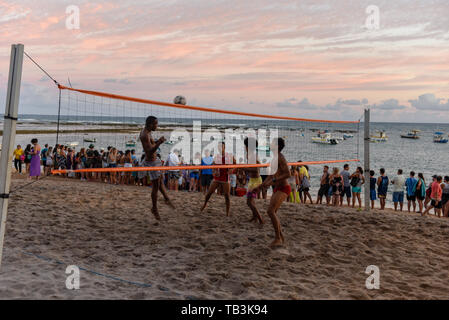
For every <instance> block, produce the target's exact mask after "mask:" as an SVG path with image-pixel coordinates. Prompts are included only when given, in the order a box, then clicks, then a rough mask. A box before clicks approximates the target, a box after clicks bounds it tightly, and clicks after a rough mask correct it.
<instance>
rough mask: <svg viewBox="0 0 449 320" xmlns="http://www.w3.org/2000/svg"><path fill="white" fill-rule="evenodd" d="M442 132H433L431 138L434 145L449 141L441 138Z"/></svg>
mask: <svg viewBox="0 0 449 320" xmlns="http://www.w3.org/2000/svg"><path fill="white" fill-rule="evenodd" d="M443 134H444V133H443V132H435V133H434V136H433V142H435V143H448V142H449V140H448V139H446V138H444V137H443Z"/></svg>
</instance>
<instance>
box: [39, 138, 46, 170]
mask: <svg viewBox="0 0 449 320" xmlns="http://www.w3.org/2000/svg"><path fill="white" fill-rule="evenodd" d="M47 152H48V144H45V146H44V149H42V151H41V154H40V156H41V161H42V166H43V167H44V172H45V171H46V170H45V168H46V167H47Z"/></svg>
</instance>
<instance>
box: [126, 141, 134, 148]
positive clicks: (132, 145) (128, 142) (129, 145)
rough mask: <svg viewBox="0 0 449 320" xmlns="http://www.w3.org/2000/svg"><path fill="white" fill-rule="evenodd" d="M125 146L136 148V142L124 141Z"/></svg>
mask: <svg viewBox="0 0 449 320" xmlns="http://www.w3.org/2000/svg"><path fill="white" fill-rule="evenodd" d="M125 145H126V146H127V147H135V146H136V141H134V140H129V141H126V143H125Z"/></svg>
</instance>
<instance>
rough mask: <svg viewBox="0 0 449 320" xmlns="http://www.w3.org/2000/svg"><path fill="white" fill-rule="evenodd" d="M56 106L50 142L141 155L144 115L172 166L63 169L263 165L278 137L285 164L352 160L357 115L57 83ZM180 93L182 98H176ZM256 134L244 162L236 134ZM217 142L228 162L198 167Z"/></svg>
mask: <svg viewBox="0 0 449 320" xmlns="http://www.w3.org/2000/svg"><path fill="white" fill-rule="evenodd" d="M58 87H59V90H60V109H59V116H58V129H57V143H58V144H60V145H64V146H67V147H68V148H70V149H73V150H76V151H77V152H78V151H80V150H81V149H83V148H84V150H87V149H89V148H90V147H93V148H95V149H96V150H102V151H103V150H104V151H105V152H106V151H107V149H108V148H109V149H111V147H113V148H116V149H117V150H119V151H122V152H126V150H134V151H135V154H136V155H137V156H138V157H139V158H140V156H141V155H142V154H143V147H142V145H141V143H140V140H139V134H140V132H141V130H142V128H143V127H144V125H145V119H146V118H147V117H148V116H150V115H151V116H154V117H157V118H158V129H157V130H156V131H155V132H154V133H153V138H154V139H155V140H157V139H159V138H160V137H162V136H164V137H165V139H166V141H165V143H163V144H162V145H161V146H160V147H159V150H158V152H157V153H158V156H159V157H160V158H161V160H162V161H164V160H166V159H167V157H168V155H169V153H170V152H172V151H174V150H176V152H177V154H178V156H179V159H180V165H179V166H177V167H167V166H162V167H132V168H125V167H117V168H115V167H114V168H111V167H105V165H104V164H103V165H102V166H99V165H93V166H92V167H89V168H82V169H80V168H63V169H59V170H53V171H52V172H53V173H54V174H58V173H67V172H114V171H115V172H118V171H133V172H134V171H152V170H180V169H183V170H193V169H196V170H197V169H207V168H239V167H260V168H266V167H268V166H269V162H270V159H272V157H273V153H272V150H271V149H270V143H271V141H272V140H273V139H274V138H277V137H280V138H283V139H284V141H285V148H284V150H283V151H282V153H283V154H284V156H285V157H286V159H287V161H288V162H289V165H299V164H310V165H313V164H326V163H328V164H331V163H340V162H351V161H359V160H358V159H359V150H360V126H359V124H360V122H359V121H332V120H318V119H303V118H295V117H288V116H280V115H274V114H257V113H249V112H244V111H242V110H240V111H236V110H223V109H214V108H206V107H196V106H191V105H188V104H187V105H183V104H175V103H168V102H161V101H155V100H149V99H140V98H133V97H127V96H121V95H116V94H111V93H105V92H98V91H90V90H82V89H75V88H69V87H65V86H62V85H59V86H58ZM181 100H182V99H181ZM246 137H253V138H255V139H256V140H257V158H258V160H259V162H260V163H251V162H250V161H248V158H247V156H246V155H245V152H244V145H243V141H244V139H245V138H246ZM220 142H224V143H225V145H226V153H228V154H232V155H233V156H234V158H235V162H234V163H225V164H220V165H217V164H214V165H212V166H201V165H200V164H201V158H202V157H204V156H205V155H211V156H214V155H215V154H217V152H218V153H219V152H220V149H219V144H220Z"/></svg>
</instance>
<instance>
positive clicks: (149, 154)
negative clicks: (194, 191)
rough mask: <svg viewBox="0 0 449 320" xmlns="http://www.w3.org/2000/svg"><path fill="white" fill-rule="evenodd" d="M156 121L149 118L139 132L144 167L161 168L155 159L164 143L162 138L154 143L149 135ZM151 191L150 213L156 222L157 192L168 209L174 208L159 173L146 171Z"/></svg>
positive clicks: (153, 118) (157, 214) (159, 161)
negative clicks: (163, 199)
mask: <svg viewBox="0 0 449 320" xmlns="http://www.w3.org/2000/svg"><path fill="white" fill-rule="evenodd" d="M157 125H158V121H157V118H156V117H153V116H149V117H148V118H147V119H146V121H145V128H143V129H142V131H141V132H140V136H139V139H140V141H141V142H142V147H143V150H144V151H145V160H144V162H143V164H142V165H143V166H144V167H160V166H162V162H161V160H160V159H159V158H158V157H157V149H158V148H159V146H160V145H161V144H163V143H164V142H165V138H164V137H160V138H159V139H158V140H157V141H154V139H153V137H152V136H151V133H152V132H154V131H156V130H157ZM148 175H149V176H150V180H151V184H152V186H153V189H152V191H151V200H152V202H153V207H152V208H151V212H152V213H153V215H154V217H155V218H156V219H157V220H161V217H160V216H159V211H158V209H157V192H158V191H161V193H162V195H163V196H164V198H165V201H166V202H167V204H168V205H170V207H172V208H173V209H174V208H175V207H174V205H173V204H172V202H171V201H170V198H169V197H168V195H167V191H166V190H165V187H164V184H163V183H162V179H161V178H162V176H161V172H160V171H148Z"/></svg>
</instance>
